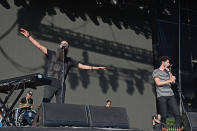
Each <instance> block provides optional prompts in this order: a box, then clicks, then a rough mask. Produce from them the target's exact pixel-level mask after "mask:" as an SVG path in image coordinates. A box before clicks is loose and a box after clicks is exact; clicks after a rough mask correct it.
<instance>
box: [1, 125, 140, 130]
mask: <svg viewBox="0 0 197 131" xmlns="http://www.w3.org/2000/svg"><path fill="white" fill-rule="evenodd" d="M0 130H1V131H143V130H140V129H137V128H131V129H119V128H87V127H15V126H13V127H0Z"/></svg>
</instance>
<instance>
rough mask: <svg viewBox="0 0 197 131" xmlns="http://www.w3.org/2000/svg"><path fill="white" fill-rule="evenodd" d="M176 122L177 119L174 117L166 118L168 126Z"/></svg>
mask: <svg viewBox="0 0 197 131" xmlns="http://www.w3.org/2000/svg"><path fill="white" fill-rule="evenodd" d="M174 124H175V120H172V119H167V120H166V125H167V126H173V125H174Z"/></svg>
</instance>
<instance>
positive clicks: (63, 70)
mask: <svg viewBox="0 0 197 131" xmlns="http://www.w3.org/2000/svg"><path fill="white" fill-rule="evenodd" d="M62 50H63V54H62V55H63V57H62V58H63V60H62V66H63V68H62V74H63V76H62V83H61V85H62V87H61V88H62V91H61V98H62V97H63V94H64V93H63V91H64V83H65V51H64V47H63V48H62ZM63 101H64V100H61V104H64V103H63Z"/></svg>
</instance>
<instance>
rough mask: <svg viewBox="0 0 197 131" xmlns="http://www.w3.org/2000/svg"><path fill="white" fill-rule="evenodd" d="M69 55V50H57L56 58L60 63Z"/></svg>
mask: <svg viewBox="0 0 197 131" xmlns="http://www.w3.org/2000/svg"><path fill="white" fill-rule="evenodd" d="M63 54H64V56H63ZM67 54H68V49H61V48H57V51H56V58H57V60H58V61H63V58H64V59H65V58H66V57H67Z"/></svg>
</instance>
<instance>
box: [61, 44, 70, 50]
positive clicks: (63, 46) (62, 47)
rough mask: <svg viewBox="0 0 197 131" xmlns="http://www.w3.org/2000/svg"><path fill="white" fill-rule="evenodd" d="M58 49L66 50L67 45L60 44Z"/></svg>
mask: <svg viewBox="0 0 197 131" xmlns="http://www.w3.org/2000/svg"><path fill="white" fill-rule="evenodd" d="M60 48H61V49H64V48H68V44H61V45H60Z"/></svg>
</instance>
